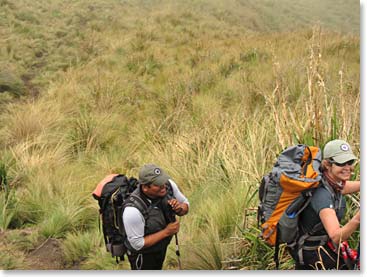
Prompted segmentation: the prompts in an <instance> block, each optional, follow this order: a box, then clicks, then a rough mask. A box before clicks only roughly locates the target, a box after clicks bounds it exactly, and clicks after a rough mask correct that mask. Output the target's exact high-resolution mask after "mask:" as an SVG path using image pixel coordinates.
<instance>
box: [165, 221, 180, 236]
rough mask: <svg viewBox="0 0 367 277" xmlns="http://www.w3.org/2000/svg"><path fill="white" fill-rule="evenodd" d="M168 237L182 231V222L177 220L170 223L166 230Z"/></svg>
mask: <svg viewBox="0 0 367 277" xmlns="http://www.w3.org/2000/svg"><path fill="white" fill-rule="evenodd" d="M165 230H166V232H167V236H172V235H174V234H176V233H178V231H179V230H180V222H179V221H178V220H176V221H175V222H172V223H169V224H168V225H167V226H166V228H165Z"/></svg>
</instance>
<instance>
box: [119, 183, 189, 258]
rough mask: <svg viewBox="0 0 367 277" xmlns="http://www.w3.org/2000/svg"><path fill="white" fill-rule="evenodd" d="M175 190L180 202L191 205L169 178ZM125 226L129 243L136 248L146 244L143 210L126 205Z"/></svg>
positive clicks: (175, 195) (174, 192)
mask: <svg viewBox="0 0 367 277" xmlns="http://www.w3.org/2000/svg"><path fill="white" fill-rule="evenodd" d="M168 181H169V182H170V184H171V187H172V190H173V196H174V198H176V199H177V200H178V201H179V202H180V203H186V204H187V205H189V201H188V199H187V198H186V197H185V195H183V194H182V192H181V191H180V190H179V188H178V186H177V184H176V183H175V182H174V181H173V180H171V179H169V180H168ZM148 201H149V199H148ZM122 218H123V222H124V227H125V231H126V235H127V239H128V240H129V243H130V244H131V246H132V247H133V248H134V249H135V250H137V251H138V250H140V249H142V248H143V246H144V227H145V219H144V217H143V215H142V214H141V212H140V211H139V210H138V209H137V208H135V207H126V208H125V210H124V213H123V215H122Z"/></svg>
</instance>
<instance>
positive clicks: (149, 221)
mask: <svg viewBox="0 0 367 277" xmlns="http://www.w3.org/2000/svg"><path fill="white" fill-rule="evenodd" d="M188 211H189V201H188V200H187V198H186V197H185V196H184V195H183V194H182V193H181V192H180V190H179V188H178V186H177V185H176V183H175V182H173V181H172V180H171V179H170V177H169V176H168V175H167V174H166V173H165V172H164V171H163V169H161V168H160V167H159V166H157V165H154V164H146V165H144V166H143V167H142V168H141V169H140V172H139V186H138V188H137V189H136V190H135V191H134V192H133V193H132V194H131V196H130V197H129V198H128V199H127V201H126V204H125V206H124V211H123V215H122V216H123V222H124V228H125V232H126V236H127V241H126V242H125V244H126V246H127V248H128V258H129V262H130V265H131V269H133V270H137V269H150V270H152V269H155V270H158V269H162V266H163V262H164V259H165V256H166V251H167V247H168V245H169V243H170V241H171V239H172V236H173V235H174V234H176V233H177V232H178V231H179V229H180V223H179V221H176V220H175V215H178V216H183V215H185V214H187V213H188Z"/></svg>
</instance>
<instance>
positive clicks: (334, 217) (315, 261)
mask: <svg viewBox="0 0 367 277" xmlns="http://www.w3.org/2000/svg"><path fill="white" fill-rule="evenodd" d="M356 159H357V157H356V156H355V155H354V154H353V152H352V149H351V147H350V145H349V144H348V143H347V142H345V141H343V140H332V141H330V142H328V143H327V144H326V145H325V147H324V150H323V161H322V164H321V167H322V174H323V178H322V180H321V185H320V186H319V187H318V188H317V189H316V191H315V192H314V194H313V197H312V200H311V202H310V205H308V206H307V208H306V209H305V210H304V211H303V212H302V213H301V215H300V222H301V223H300V225H301V228H300V229H301V236H300V239H299V241H298V247H296V248H297V249H294V250H292V251H291V254H292V256H293V258H294V259H295V261H296V269H351V268H353V260H355V258H356V257H355V256H356V253H355V251H354V250H352V249H350V248H349V246H348V244H347V243H346V240H347V239H348V238H349V237H350V236H351V235H352V234H353V232H354V231H356V230H357V229H358V228H359V224H360V214H359V210H358V211H357V213H356V214H355V215H354V216H353V218H352V219H351V220H350V221H349V222H348V223H346V224H345V225H344V226H341V225H340V222H341V220H342V219H343V217H344V214H345V208H346V201H345V198H344V196H343V195H345V194H348V193H353V192H358V191H359V190H360V181H349V179H350V177H351V175H352V173H353V169H354V168H353V165H354V163H355V161H356ZM338 253H340V254H338Z"/></svg>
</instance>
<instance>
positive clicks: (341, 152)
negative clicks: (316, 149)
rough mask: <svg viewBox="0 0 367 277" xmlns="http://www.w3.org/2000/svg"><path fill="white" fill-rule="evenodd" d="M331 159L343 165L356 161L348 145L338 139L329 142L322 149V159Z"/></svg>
mask: <svg viewBox="0 0 367 277" xmlns="http://www.w3.org/2000/svg"><path fill="white" fill-rule="evenodd" d="M330 158H332V159H333V160H334V161H336V162H337V163H340V164H342V163H345V162H347V161H350V160H356V159H357V157H356V156H354V154H353V152H352V148H351V147H350V145H349V144H348V143H347V142H346V141H344V140H340V139H335V140H332V141H329V142H328V143H327V144H326V145H325V147H324V159H330Z"/></svg>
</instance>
